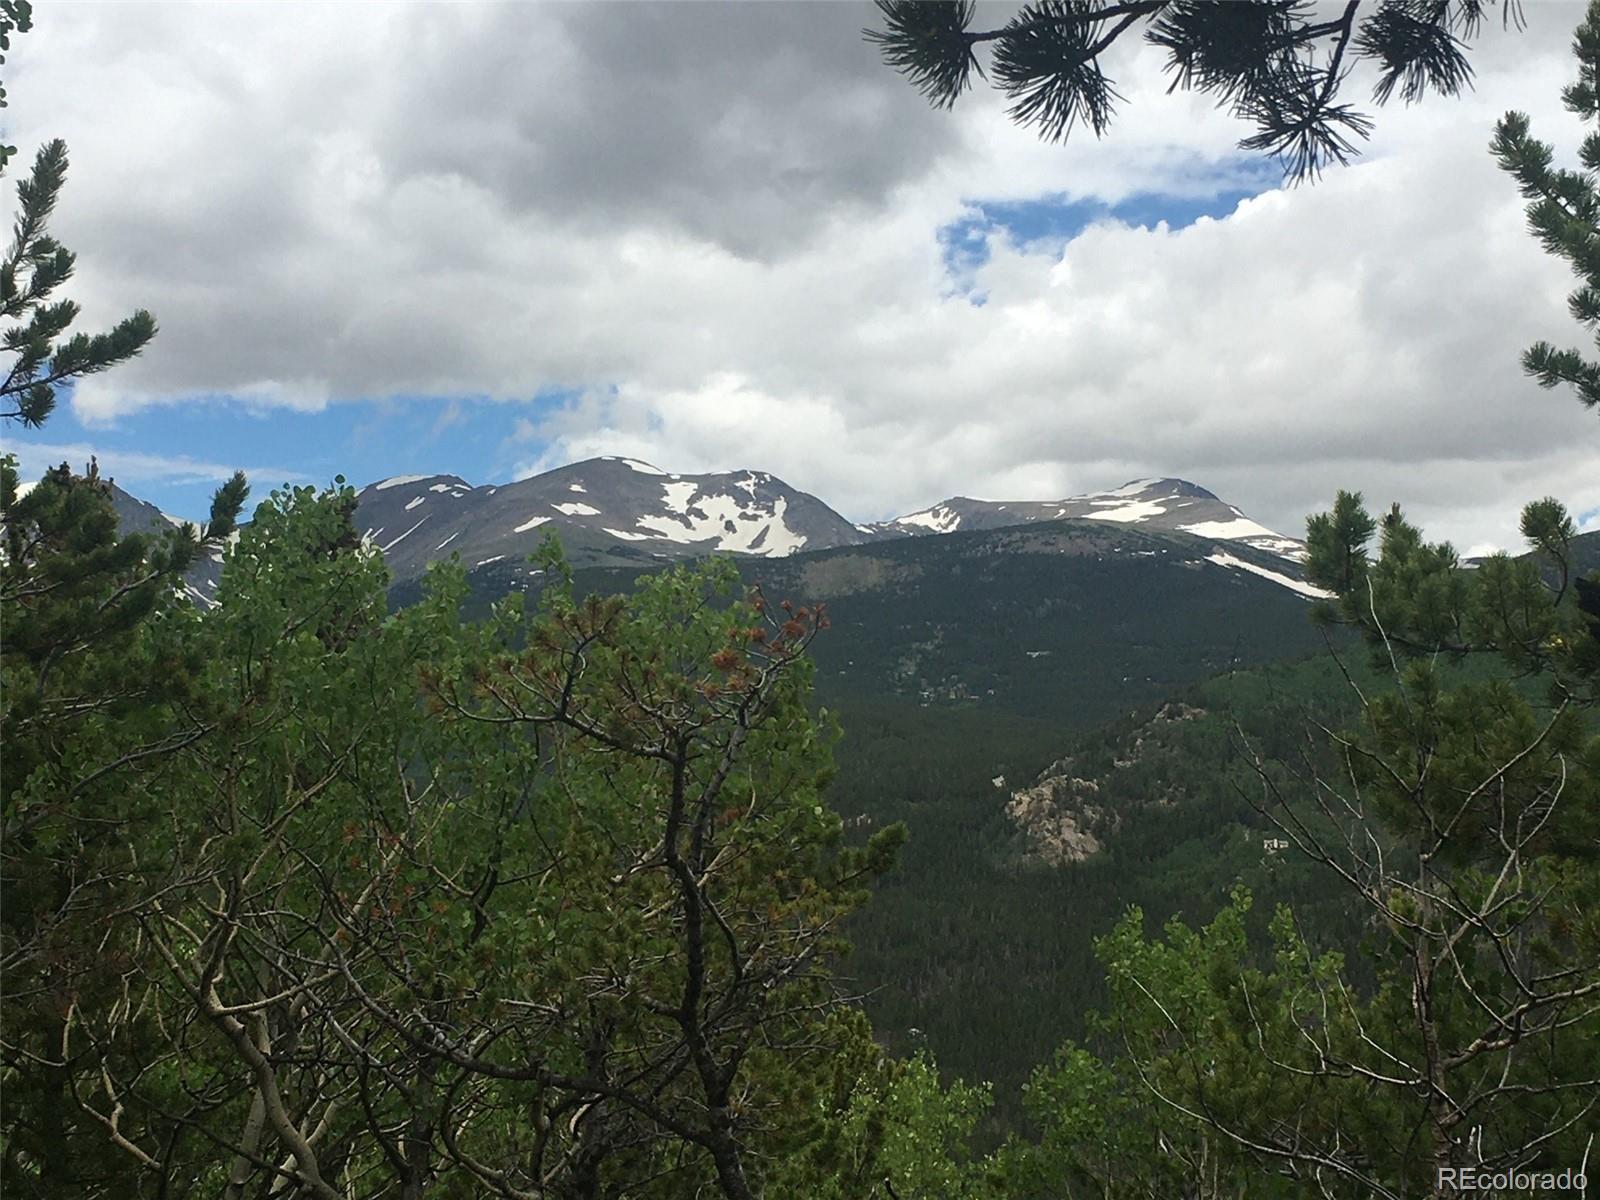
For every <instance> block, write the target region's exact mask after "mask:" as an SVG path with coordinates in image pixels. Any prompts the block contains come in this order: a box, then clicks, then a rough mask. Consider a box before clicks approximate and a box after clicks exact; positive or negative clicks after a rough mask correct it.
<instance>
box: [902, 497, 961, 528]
mask: <svg viewBox="0 0 1600 1200" xmlns="http://www.w3.org/2000/svg"><path fill="white" fill-rule="evenodd" d="M890 524H891V525H914V526H920V527H921V528H923V529H931V530H932V531H933V532H934V533H954V532H955V531H956V530H957V529H960V528H961V514H960V513H958V512H956V511H955V509H953V508H950V507H949V506H948V505H944V504H936V505H934V506H933V507H932V508H925V509H923V510H922V511H921V512H916V513H912V514H911V515H910V516H907V517H899V518H897V519H896V520H894V521H891V522H890Z"/></svg>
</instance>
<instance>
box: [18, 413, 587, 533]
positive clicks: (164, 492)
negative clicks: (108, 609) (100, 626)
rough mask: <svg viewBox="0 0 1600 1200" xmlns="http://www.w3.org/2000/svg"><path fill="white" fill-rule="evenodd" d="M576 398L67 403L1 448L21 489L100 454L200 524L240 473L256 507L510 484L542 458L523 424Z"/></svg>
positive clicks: (116, 471) (130, 485)
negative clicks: (401, 483)
mask: <svg viewBox="0 0 1600 1200" xmlns="http://www.w3.org/2000/svg"><path fill="white" fill-rule="evenodd" d="M572 397H573V393H571V392H564V391H563V392H548V393H541V394H539V395H538V396H536V397H535V398H534V399H533V400H531V401H527V402H522V403H518V402H513V401H495V400H488V399H485V398H483V397H471V396H463V397H440V396H403V397H392V398H386V399H380V400H354V401H339V402H336V403H332V404H329V405H328V406H327V407H326V408H325V409H323V410H321V411H319V412H301V411H297V410H295V409H290V408H263V407H252V406H249V405H246V404H242V403H239V402H238V401H237V400H235V399H232V398H230V397H227V396H215V397H204V398H200V399H195V400H186V401H183V402H180V403H177V404H169V405H162V406H159V407H154V408H148V409H145V410H143V411H141V412H137V413H133V414H130V415H128V416H125V417H121V418H119V419H118V420H117V421H116V422H115V424H112V425H109V426H107V425H93V426H86V425H84V424H82V423H81V422H80V421H78V419H77V417H76V416H75V415H74V414H73V412H72V406H71V404H70V403H69V401H68V399H67V397H66V396H62V397H61V400H60V403H59V404H58V406H57V408H56V411H55V412H54V413H53V414H52V415H51V417H50V419H49V420H48V421H47V422H45V425H44V428H43V429H38V430H31V431H24V430H20V429H17V428H15V427H13V428H11V429H8V430H6V435H7V436H6V438H5V447H4V448H5V450H6V452H8V453H12V454H15V455H16V456H17V458H18V460H19V466H20V470H21V474H22V478H24V479H37V478H38V477H39V475H40V474H41V473H43V471H44V470H45V469H46V468H47V467H50V466H52V465H54V464H55V463H59V462H61V461H66V462H69V463H70V464H71V465H72V467H73V468H74V469H75V470H81V469H82V468H83V466H84V460H85V459H86V458H87V456H88V454H89V453H90V452H93V453H95V454H97V455H98V456H99V459H100V464H101V474H103V475H108V476H111V477H113V478H114V479H116V481H117V483H118V484H120V485H121V486H122V487H124V488H125V489H127V490H128V491H130V492H132V493H133V494H134V495H136V496H138V497H139V498H140V499H143V500H148V501H150V502H151V503H152V504H154V505H156V506H157V507H159V508H160V509H162V511H164V512H167V513H171V514H172V515H173V516H178V517H189V518H195V517H200V516H203V515H204V514H205V512H206V510H207V507H208V506H209V504H210V501H211V494H212V492H214V491H215V490H216V487H217V484H218V483H220V482H221V481H222V480H223V479H224V478H226V477H227V475H228V473H229V472H231V471H232V470H233V469H234V468H236V467H238V468H242V469H244V471H245V472H246V473H247V474H248V475H249V477H250V495H251V500H250V504H249V506H248V507H251V508H253V507H254V505H255V504H256V503H258V502H260V501H261V500H264V499H265V498H266V496H267V493H268V492H270V491H271V490H272V489H273V488H275V487H279V486H281V485H282V484H284V483H293V484H307V483H311V484H317V485H319V486H321V485H326V484H328V483H331V482H332V480H333V477H334V476H335V475H339V474H342V475H344V477H345V478H346V479H347V480H348V481H349V482H351V483H353V484H355V485H356V486H357V487H363V486H365V485H366V484H368V483H372V482H375V481H376V480H378V479H382V478H385V477H387V476H390V475H404V474H429V475H432V474H444V475H459V476H461V478H463V479H465V480H467V482H469V483H472V484H485V483H504V482H507V481H508V480H509V479H510V477H511V472H512V470H513V469H514V467H515V465H516V464H517V463H519V462H525V461H527V460H528V459H531V458H535V457H537V456H538V455H539V454H540V453H541V452H542V451H543V450H544V444H543V443H541V442H538V441H530V440H521V441H518V440H515V436H514V434H515V430H516V426H517V422H518V420H519V419H527V420H532V421H537V420H539V419H540V418H541V417H542V416H544V415H545V414H547V413H549V412H551V411H553V410H554V409H556V408H558V407H560V406H562V405H564V404H566V403H568V402H569V401H570V400H571V399H572Z"/></svg>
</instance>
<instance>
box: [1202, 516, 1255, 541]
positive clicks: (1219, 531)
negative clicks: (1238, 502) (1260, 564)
mask: <svg viewBox="0 0 1600 1200" xmlns="http://www.w3.org/2000/svg"><path fill="white" fill-rule="evenodd" d="M1178 528H1179V529H1181V530H1183V532H1185V533H1192V534H1194V535H1195V536H1196V537H1204V538H1222V539H1224V540H1225V541H1238V540H1240V539H1242V538H1250V537H1269V538H1276V537H1278V536H1279V535H1278V534H1276V533H1273V532H1272V530H1270V529H1268V528H1267V527H1266V526H1265V525H1257V524H1256V523H1255V522H1254V521H1252V520H1251V519H1250V518H1249V517H1235V518H1234V519H1233V520H1231V521H1197V522H1196V523H1195V524H1193V525H1179V526H1178Z"/></svg>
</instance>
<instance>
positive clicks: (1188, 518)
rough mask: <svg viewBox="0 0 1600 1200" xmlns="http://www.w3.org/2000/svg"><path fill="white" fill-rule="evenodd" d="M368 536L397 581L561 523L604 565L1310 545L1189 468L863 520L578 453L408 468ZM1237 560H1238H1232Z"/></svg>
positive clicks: (1281, 552)
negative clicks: (1105, 525) (550, 464)
mask: <svg viewBox="0 0 1600 1200" xmlns="http://www.w3.org/2000/svg"><path fill="white" fill-rule="evenodd" d="M356 519H357V523H358V525H359V526H360V527H361V529H362V532H363V536H365V537H366V538H368V539H369V540H370V541H371V542H372V544H374V545H376V546H377V547H378V548H379V549H380V550H381V551H382V552H383V554H384V556H385V558H386V559H387V560H388V562H389V564H390V569H391V570H392V571H393V572H394V574H395V577H396V578H397V579H408V578H415V577H417V576H420V575H421V574H422V572H423V571H424V570H425V569H426V567H427V564H428V563H429V562H432V561H434V560H435V559H439V558H446V557H448V556H449V554H450V553H458V554H459V555H460V556H461V560H462V561H463V562H465V563H466V564H467V565H468V567H469V569H470V568H476V567H482V566H485V565H487V564H490V563H493V562H496V561H498V560H499V559H502V558H508V557H512V556H516V557H525V556H526V555H527V554H529V553H531V552H532V550H533V549H534V548H535V547H536V546H537V545H538V543H539V542H540V541H541V540H542V539H543V537H544V534H545V533H546V532H547V527H548V528H549V529H555V530H558V531H559V532H560V534H561V537H562V541H563V543H564V544H565V545H566V546H567V548H568V550H569V553H572V554H573V555H574V556H575V557H576V558H579V559H582V560H583V561H585V562H598V563H600V564H602V565H615V566H626V565H637V564H648V563H652V562H660V561H662V560H672V559H679V558H688V557H695V556H699V555H703V554H707V553H731V554H736V555H744V556H752V557H764V558H782V557H786V556H788V555H791V554H795V553H799V552H802V551H815V550H827V549H834V548H838V547H842V546H861V545H871V544H874V543H877V542H882V541H886V540H892V539H898V538H903V537H924V536H937V535H941V534H947V533H953V532H956V531H964V532H965V531H973V530H982V529H999V528H1009V527H1012V526H1025V525H1029V524H1035V523H1038V522H1041V521H1046V522H1047V521H1057V520H1073V519H1080V520H1093V521H1103V522H1109V523H1116V524H1122V525H1126V526H1132V527H1139V528H1143V529H1146V530H1151V531H1159V532H1177V533H1191V534H1195V535H1196V536H1200V537H1203V538H1209V539H1212V540H1215V541H1218V542H1222V543H1237V544H1240V545H1243V546H1247V547H1249V548H1251V549H1254V550H1260V551H1265V552H1266V553H1268V554H1270V555H1273V556H1275V557H1276V558H1278V559H1281V560H1283V561H1284V563H1285V571H1287V572H1288V575H1286V577H1297V576H1298V570H1297V569H1296V568H1294V567H1293V566H1291V565H1290V564H1297V563H1298V562H1299V561H1300V560H1302V559H1303V558H1304V545H1303V543H1301V542H1300V541H1298V540H1297V539H1294V538H1290V537H1287V536H1285V535H1283V534H1280V533H1277V532H1276V531H1274V530H1271V529H1268V528H1266V527H1265V526H1263V525H1260V524H1259V523H1257V522H1255V521H1253V520H1251V519H1250V518H1248V517H1246V516H1245V515H1244V514H1243V512H1241V511H1240V510H1239V509H1238V508H1235V507H1234V506H1232V505H1229V504H1227V503H1225V502H1224V501H1222V500H1221V499H1220V498H1218V497H1217V496H1216V495H1215V494H1214V493H1212V492H1209V491H1207V490H1206V489H1205V488H1203V487H1200V486H1199V485H1198V484H1195V483H1192V482H1190V481H1188V480H1184V479H1179V478H1176V477H1166V478H1159V479H1141V480H1133V481H1131V482H1129V483H1127V484H1124V485H1123V486H1122V487H1121V488H1116V489H1111V490H1109V491H1102V492H1091V493H1086V494H1084V495H1082V496H1068V497H1064V498H1062V499H1059V500H1006V501H997V500H979V499H974V498H970V497H961V496H958V497H952V498H950V499H948V500H945V501H941V502H940V503H938V504H935V505H932V506H930V507H929V508H925V509H921V510H919V511H917V512H914V513H908V514H906V515H904V516H901V517H896V518H893V519H891V520H888V521H879V522H872V523H856V522H852V521H850V520H849V519H847V518H846V517H844V516H842V515H841V514H839V513H838V512H837V511H836V510H834V509H833V508H831V507H830V506H829V505H828V504H826V503H825V502H824V501H823V500H821V499H819V498H818V497H816V496H814V495H812V494H811V493H808V492H804V491H801V490H800V489H798V488H795V487H793V486H791V485H790V484H788V483H786V482H785V481H784V480H782V479H780V478H778V477H777V476H775V475H772V474H771V473H769V472H765V471H757V470H753V469H748V468H747V469H741V470H736V471H719V472H708V473H703V474H690V473H678V472H668V471H663V470H661V469H660V468H659V467H656V466H654V465H652V464H650V463H646V462H643V461H642V460H639V459H633V458H624V457H619V456H608V457H603V458H593V459H586V460H582V461H580V462H575V463H568V464H566V465H564V466H561V467H557V468H554V469H553V470H550V471H545V472H541V473H540V474H537V475H532V476H529V477H527V478H525V479H520V480H517V481H515V482H512V483H507V484H495V485H480V486H473V485H472V484H469V483H468V482H467V481H466V480H464V479H462V478H461V477H460V476H456V475H445V474H439V475H397V476H391V477H389V478H386V479H381V480H378V481H376V482H374V483H371V484H368V485H367V486H366V487H364V488H362V489H361V491H360V493H359V494H358V506H357V510H356ZM1223 565H1232V564H1223Z"/></svg>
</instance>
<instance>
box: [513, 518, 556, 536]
mask: <svg viewBox="0 0 1600 1200" xmlns="http://www.w3.org/2000/svg"><path fill="white" fill-rule="evenodd" d="M550 519H551V518H549V517H530V518H529V519H528V520H526V521H524V522H523V523H522V524H521V525H518V526H517V527H516V528H515V529H513V530H512V531H511V532H512V533H527V532H528V530H530V529H537V528H539V526H541V525H543V524H544V523H545V522H546V521H549V520H550Z"/></svg>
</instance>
